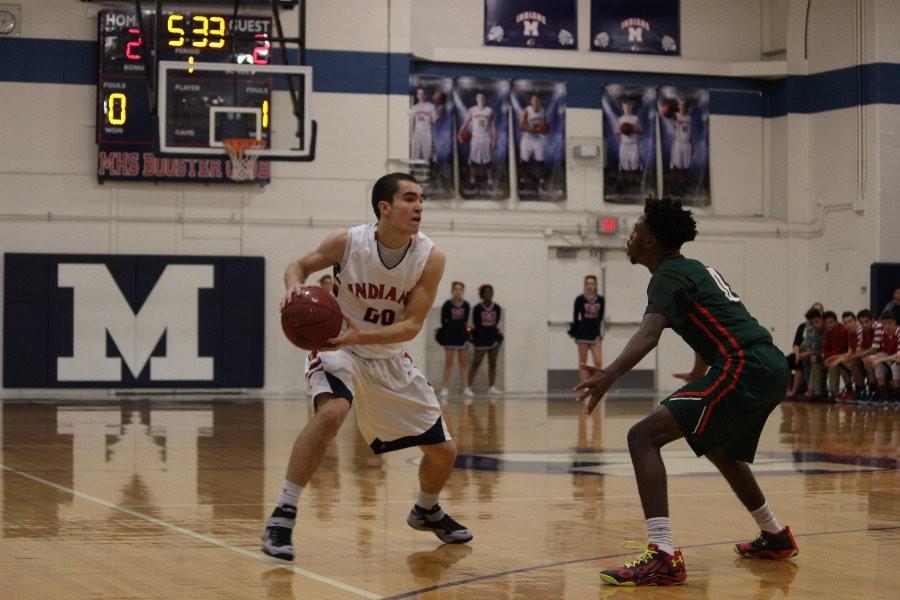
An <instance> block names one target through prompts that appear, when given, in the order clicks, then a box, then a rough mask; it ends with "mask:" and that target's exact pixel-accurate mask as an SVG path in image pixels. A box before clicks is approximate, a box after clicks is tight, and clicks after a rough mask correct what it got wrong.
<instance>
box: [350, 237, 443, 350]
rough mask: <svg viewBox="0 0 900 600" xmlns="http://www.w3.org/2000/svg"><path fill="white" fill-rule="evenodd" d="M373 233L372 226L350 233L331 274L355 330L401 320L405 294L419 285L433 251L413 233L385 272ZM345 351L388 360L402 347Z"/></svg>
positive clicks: (374, 346) (428, 242) (406, 299)
mask: <svg viewBox="0 0 900 600" xmlns="http://www.w3.org/2000/svg"><path fill="white" fill-rule="evenodd" d="M375 231H376V224H375V223H369V224H367V225H357V226H356V227H353V228H351V229H350V235H349V236H348V237H347V248H346V250H345V251H344V259H343V261H341V265H340V271H339V272H338V273H336V274H335V279H336V280H337V282H338V293H337V301H338V304H339V305H340V307H341V310H342V311H343V313H344V314H345V315H346V316H347V318H349V319H350V321H351V322H352V323H353V324H354V325H355V326H356V327H358V328H359V329H379V328H381V327H384V326H386V325H390V324H392V323H397V322H399V321H402V320H403V319H404V317H405V316H406V305H407V304H408V302H409V293H410V292H411V291H412V289H413V287H415V285H416V283H418V282H419V278H420V277H421V276H422V271H423V270H424V269H425V263H426V261H427V260H428V256H429V255H430V254H431V249H432V248H433V247H434V242H432V241H431V240H430V239H429V238H428V237H427V236H426V235H425V234H424V233H417V234H416V235H414V236H413V237H412V243H411V244H410V245H409V248H408V249H407V251H406V255H405V256H404V257H403V259H402V260H401V261H400V263H399V264H398V265H397V266H395V267H394V268H392V269H388V268H387V267H385V266H384V263H382V262H381V257H380V256H379V255H378V242H377V241H376V239H375ZM346 348H347V350H349V351H350V352H352V353H354V354H356V355H358V356H362V357H364V358H390V357H392V356H396V355H397V354H399V353H400V352H401V351H402V349H403V344H402V343H396V344H369V345H364V346H347V347H346Z"/></svg>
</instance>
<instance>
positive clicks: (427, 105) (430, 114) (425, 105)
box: [409, 102, 437, 132]
mask: <svg viewBox="0 0 900 600" xmlns="http://www.w3.org/2000/svg"><path fill="white" fill-rule="evenodd" d="M409 112H410V114H411V115H412V118H413V122H414V123H415V126H414V128H415V131H416V132H421V131H427V132H431V125H432V123H433V120H434V115H436V114H437V109H436V108H435V107H434V104H432V103H431V102H418V103H416V104H413V107H412V108H411V109H409Z"/></svg>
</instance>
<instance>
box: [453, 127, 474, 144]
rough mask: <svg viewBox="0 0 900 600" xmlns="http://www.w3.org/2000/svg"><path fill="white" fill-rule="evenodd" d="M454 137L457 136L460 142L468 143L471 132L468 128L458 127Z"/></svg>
mask: <svg viewBox="0 0 900 600" xmlns="http://www.w3.org/2000/svg"><path fill="white" fill-rule="evenodd" d="M456 137H457V138H459V141H460V143H463V144H468V143H469V141H470V140H471V139H472V132H471V131H469V130H468V129H460V130H459V133H458V134H457V136H456Z"/></svg>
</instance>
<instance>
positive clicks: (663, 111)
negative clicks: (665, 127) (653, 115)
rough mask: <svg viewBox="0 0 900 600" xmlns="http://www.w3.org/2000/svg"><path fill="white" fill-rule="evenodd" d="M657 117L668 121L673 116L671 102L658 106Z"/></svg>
mask: <svg viewBox="0 0 900 600" xmlns="http://www.w3.org/2000/svg"><path fill="white" fill-rule="evenodd" d="M659 116H661V117H662V118H663V119H669V118H672V117H674V116H675V108H674V107H673V106H672V103H671V102H663V103H662V104H660V105H659Z"/></svg>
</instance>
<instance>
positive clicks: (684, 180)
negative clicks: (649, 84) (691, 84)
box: [658, 87, 710, 206]
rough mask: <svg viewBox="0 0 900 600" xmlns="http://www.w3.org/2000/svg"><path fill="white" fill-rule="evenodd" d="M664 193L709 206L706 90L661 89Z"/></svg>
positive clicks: (687, 203)
mask: <svg viewBox="0 0 900 600" xmlns="http://www.w3.org/2000/svg"><path fill="white" fill-rule="evenodd" d="M658 103H659V109H658V110H659V116H660V119H659V133H660V144H662V161H663V165H662V166H663V194H665V195H666V196H672V197H675V198H680V199H681V200H682V202H683V203H684V205H685V206H709V203H710V194H709V90H698V89H688V88H676V87H660V88H659V95H658Z"/></svg>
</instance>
